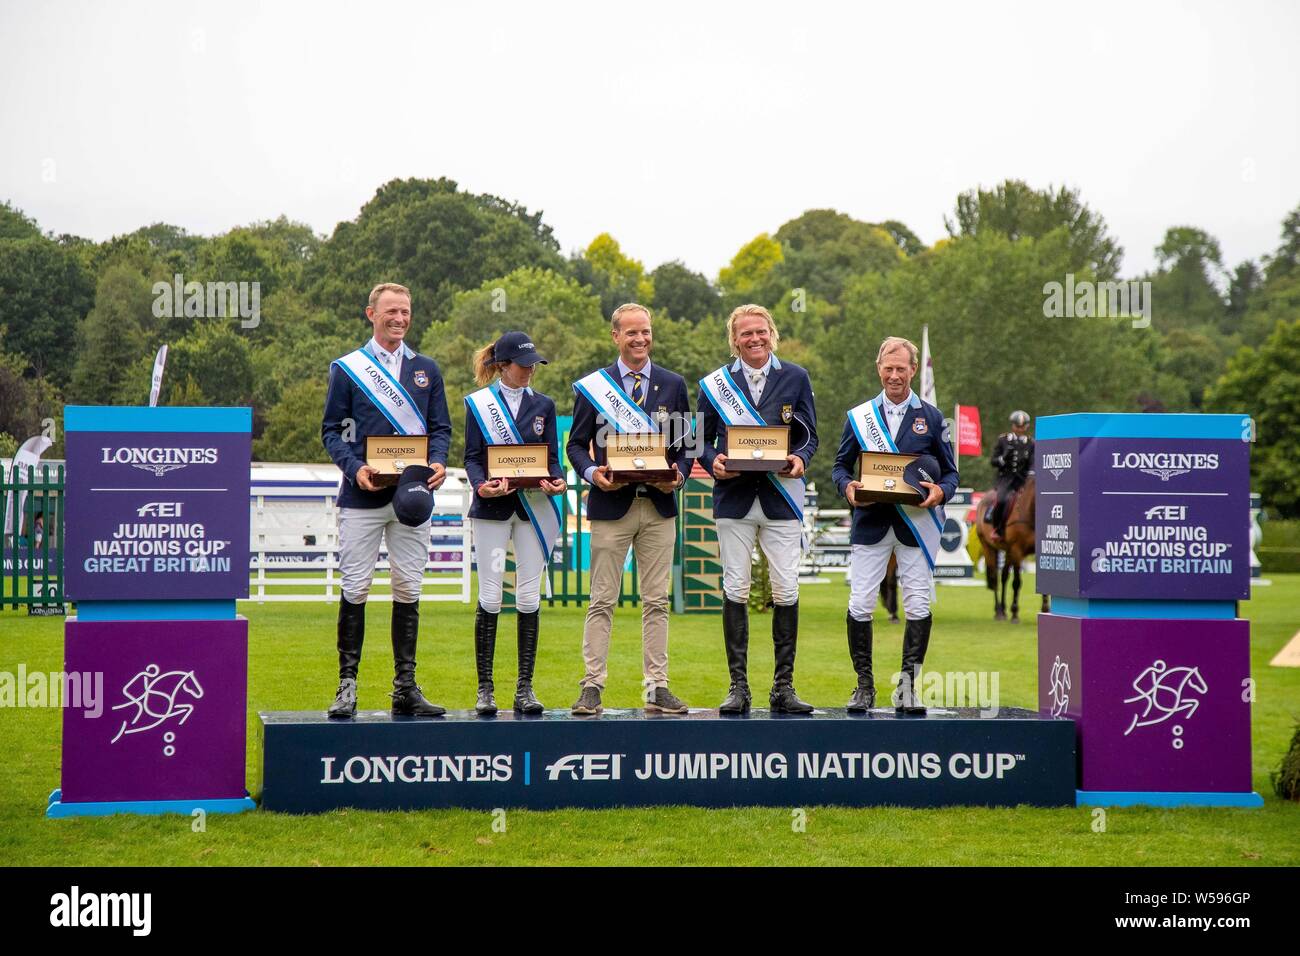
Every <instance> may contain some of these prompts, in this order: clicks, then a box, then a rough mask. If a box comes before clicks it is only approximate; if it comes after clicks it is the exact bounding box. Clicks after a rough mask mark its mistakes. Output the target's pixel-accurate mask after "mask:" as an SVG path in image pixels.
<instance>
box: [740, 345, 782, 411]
mask: <svg viewBox="0 0 1300 956" xmlns="http://www.w3.org/2000/svg"><path fill="white" fill-rule="evenodd" d="M780 367H781V360H780V359H779V358H777V357H776V356H775V355H773V354H772V353H771V352H768V353H767V361H766V362H764V363H763V364H762V366H761V367H759V368H754V367H753V366H752V365H747V364H746V363H745V362H744V361H743V360H741V359H736V361H734V362H732V363H731V371H732V374H733V375H734V374H735V373H736V372H741V371H743V372H744V373H745V378H746V379H747V380H748V381H749V390H750V392H751V393H752V394H753V396H754V403H755V404H758V403H759V402H761V401H762V400H763V388H764V386H766V385H767V376H768V375H769V374H770V373H771V371H772V369H774V368H775V369H779V368H780Z"/></svg>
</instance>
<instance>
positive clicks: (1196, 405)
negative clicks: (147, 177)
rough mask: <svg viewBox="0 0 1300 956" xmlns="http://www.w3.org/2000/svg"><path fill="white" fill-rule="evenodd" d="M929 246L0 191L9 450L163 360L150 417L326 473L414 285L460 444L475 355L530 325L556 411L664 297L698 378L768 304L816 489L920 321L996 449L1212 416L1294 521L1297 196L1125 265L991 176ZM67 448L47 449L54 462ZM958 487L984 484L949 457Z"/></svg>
mask: <svg viewBox="0 0 1300 956" xmlns="http://www.w3.org/2000/svg"><path fill="white" fill-rule="evenodd" d="M945 222H946V225H947V233H948V234H947V236H945V237H944V238H942V239H940V240H939V241H937V242H935V243H934V244H933V245H931V246H927V245H926V244H925V243H924V242H922V241H921V240H920V239H919V238H918V237H917V236H916V234H915V233H913V232H912V231H911V230H910V229H909V228H908V227H907V226H906V225H905V224H904V223H902V222H899V221H897V220H885V221H881V222H874V223H873V222H864V221H861V220H858V219H854V218H853V217H851V216H849V215H846V214H844V213H842V212H838V211H836V210H833V209H815V210H810V211H808V212H805V213H804V214H803V215H801V216H799V217H797V218H795V219H792V220H790V221H789V222H786V223H784V224H782V225H780V226H779V227H778V228H776V229H775V230H774V231H773V232H771V233H763V234H761V235H758V236H755V237H753V238H751V239H749V240H748V241H745V242H744V243H743V244H742V245H741V246H740V247H739V248H738V249H737V251H736V253H735V255H734V256H733V257H732V259H731V260H730V262H729V263H728V264H727V265H726V266H725V267H724V268H722V269H721V270H720V271H719V273H718V275H717V276H716V277H713V278H710V277H707V276H704V275H702V274H700V273H698V272H696V271H693V270H692V269H690V268H689V267H687V266H686V265H685V264H684V263H682V262H680V261H670V262H665V263H662V264H660V265H658V266H657V267H656V268H653V269H647V268H646V266H645V265H644V264H643V263H642V262H639V261H637V260H636V259H634V258H632V257H631V256H629V255H627V254H626V253H624V252H623V250H622V248H621V247H620V245H619V243H618V241H617V240H616V239H615V238H614V236H613V235H611V234H608V233H604V234H601V235H599V236H597V237H595V238H594V239H593V240H592V241H591V243H590V244H589V245H588V246H587V247H586V248H585V249H582V250H579V251H573V252H570V253H568V254H565V253H564V252H562V251H561V249H560V246H559V243H558V242H557V241H556V239H555V237H554V235H553V234H552V231H551V228H550V226H548V225H547V224H546V223H545V221H544V218H543V215H542V213H540V212H536V211H530V210H528V209H527V208H525V207H524V206H522V205H520V204H519V203H517V202H513V201H510V200H507V199H502V198H500V197H497V196H492V195H486V194H474V193H470V192H467V191H465V190H462V189H461V188H460V187H459V186H458V185H457V183H455V182H453V181H451V180H448V179H436V180H434V179H407V180H394V181H393V182H390V183H387V184H385V185H384V186H382V187H381V188H380V189H379V190H378V191H377V192H376V193H375V195H374V197H373V198H372V199H371V200H370V201H369V202H368V203H366V205H365V206H364V207H362V209H361V210H360V211H359V213H358V215H357V216H356V218H355V219H353V220H351V221H348V222H342V223H339V224H338V225H337V226H336V227H335V229H334V231H333V233H332V234H331V235H329V236H319V235H316V234H315V233H314V232H313V231H312V230H311V228H310V227H308V226H306V225H303V224H301V223H296V222H292V221H290V220H288V219H286V218H284V217H281V218H279V219H274V220H268V221H264V222H257V223H253V224H251V225H248V226H241V227H238V228H235V229H232V230H230V231H229V232H227V233H224V234H222V235H218V236H211V237H206V236H197V235H191V234H190V233H188V232H186V231H185V230H184V229H182V228H180V227H177V226H174V225H168V224H165V223H157V224H154V225H151V226H147V227H145V228H142V229H138V230H136V231H135V232H132V233H129V234H127V235H123V236H116V237H113V238H112V239H109V240H108V241H105V242H100V243H96V242H91V241H89V240H86V239H83V238H79V237H77V236H69V235H60V236H55V235H52V234H48V233H45V232H42V231H41V229H40V227H39V225H38V224H37V223H36V222H34V221H33V220H31V219H30V218H28V217H27V216H25V215H24V214H23V213H22V211H20V210H18V209H16V208H14V207H13V206H12V205H10V204H8V203H0V454H9V453H11V452H12V450H13V448H14V447H15V446H16V444H17V443H18V442H19V441H21V440H22V439H24V438H26V437H27V436H29V435H32V434H36V433H37V432H38V431H39V430H40V428H41V422H42V421H44V420H45V419H48V418H53V419H55V420H56V421H57V420H58V419H59V418H60V415H61V410H62V407H63V405H64V404H65V403H73V404H142V403H144V402H145V401H146V400H147V396H148V393H149V380H150V372H151V369H152V363H153V355H154V353H155V351H156V350H157V348H158V346H159V345H161V344H164V343H166V344H167V345H168V346H169V356H168V362H167V373H166V376H165V379H164V383H163V389H162V396H161V399H160V401H161V403H162V404H168V405H207V404H214V405H251V406H252V407H253V409H254V454H255V455H256V457H257V458H259V459H261V460H278V461H304V462H313V461H325V460H327V458H326V456H325V453H324V450H323V448H322V447H321V444H320V437H319V428H320V418H321V411H322V408H323V405H324V396H325V387H326V380H327V370H328V367H329V363H330V361H331V360H332V359H334V358H336V357H338V356H339V355H342V354H344V353H345V352H347V351H350V350H351V349H353V348H356V347H357V346H358V345H360V344H362V343H363V342H364V341H365V340H366V338H367V336H368V334H369V326H368V324H367V323H366V322H365V319H364V307H365V300H366V295H367V293H368V292H369V290H370V288H371V286H373V285H374V284H375V283H376V282H380V281H392V282H400V283H402V284H403V285H406V286H408V287H410V288H411V290H412V298H413V313H414V314H413V321H412V329H411V332H410V334H409V337H408V340H409V341H410V342H411V343H412V345H414V346H416V347H418V348H419V349H420V351H422V352H425V353H427V354H429V355H432V356H433V357H434V358H436V359H437V360H438V362H439V364H440V365H441V367H442V369H443V373H444V376H445V378H446V383H447V395H448V402H449V405H450V407H451V411H452V418H453V423H454V434H455V441H454V446H453V454H456V455H458V454H459V451H460V448H461V444H462V439H463V428H464V407H463V402H462V399H463V397H464V395H465V394H466V393H467V392H468V391H470V390H471V389H472V387H473V385H472V374H471V369H470V361H471V356H472V354H473V352H474V351H475V350H476V349H477V348H479V347H481V346H482V345H484V344H486V343H487V342H490V341H492V340H493V339H494V338H495V337H496V336H497V335H498V334H499V333H501V332H502V331H505V330H507V329H522V330H524V331H526V332H528V333H529V334H530V335H531V336H532V338H533V339H534V341H536V342H537V344H538V347H539V348H540V349H541V351H542V352H543V353H544V354H545V355H547V356H548V358H549V359H550V360H551V361H550V365H548V366H545V367H543V368H542V369H541V370H540V372H539V374H538V377H537V379H536V382H535V384H536V386H537V387H538V388H540V389H541V390H543V391H545V392H547V393H548V394H550V395H552V396H553V397H555V398H556V400H557V403H558V404H559V405H560V407H561V409H562V410H565V409H567V408H568V407H569V405H570V403H571V400H572V399H571V391H570V388H569V386H570V383H571V382H573V381H574V380H575V379H576V378H577V377H578V376H579V375H580V374H582V373H584V372H586V371H589V370H590V369H591V368H593V367H595V366H597V365H599V364H604V363H607V362H608V361H610V359H611V357H612V354H613V352H612V346H611V344H610V341H609V337H608V316H609V314H610V312H611V311H612V310H613V309H614V308H615V307H616V306H617V305H619V304H621V303H623V302H627V301H634V300H635V301H639V302H642V303H644V304H646V305H648V306H650V308H651V309H652V310H653V313H654V332H655V340H656V345H655V359H656V360H657V361H659V362H661V363H662V364H664V365H666V366H668V367H670V368H673V369H675V370H677V371H679V372H680V373H681V374H683V375H684V376H685V377H686V378H687V380H688V382H691V383H692V392H694V385H693V383H694V382H695V381H696V380H698V379H699V378H700V377H701V376H703V375H704V374H705V373H707V372H708V371H710V370H711V369H712V368H715V367H716V366H717V365H718V364H720V363H721V362H722V361H723V360H724V359H726V358H727V355H728V351H729V349H728V345H727V342H726V333H725V321H726V316H727V314H728V313H729V312H730V310H731V309H732V308H734V307H735V306H736V305H739V304H741V303H745V302H758V303H760V304H762V305H765V306H767V307H768V308H769V309H771V310H772V312H773V315H774V316H775V318H776V321H777V324H778V327H779V329H780V333H781V342H780V349H779V354H780V355H781V356H782V358H784V359H788V360H790V361H794V362H796V363H798V364H800V365H803V366H805V367H806V368H808V370H809V372H810V374H811V376H812V379H813V385H814V389H815V391H816V401H817V406H818V410H819V426H820V431H821V437H822V445H823V449H824V450H823V451H822V452H820V453H819V454H818V455H817V456H816V457H815V458H814V459H813V466H812V468H811V469H810V472H811V477H812V478H813V479H814V480H816V481H817V482H818V483H819V485H821V486H822V487H823V488H824V487H826V486H827V485H828V479H829V475H830V467H831V463H832V459H833V456H834V448H835V445H836V442H837V441H838V437H839V434H840V430H841V428H842V427H843V422H844V414H845V411H846V409H848V408H849V407H851V406H853V405H855V404H857V403H858V402H861V401H862V400H864V399H865V398H868V397H870V396H873V395H875V394H876V393H877V392H878V391H879V389H880V385H879V380H878V378H877V377H876V375H875V370H874V358H875V350H876V347H877V345H878V344H879V342H880V340H881V339H882V338H883V337H884V336H886V335H904V336H907V337H909V338H911V339H912V340H913V341H916V342H918V343H919V341H920V337H921V330H922V327H925V326H928V328H929V336H930V345H931V351H932V353H933V356H934V361H935V367H936V379H937V385H938V392H939V399H940V404H941V406H942V407H943V409H944V410H945V411H946V412H949V413H950V412H951V408H952V406H953V404H955V403H957V402H960V403H962V404H965V405H976V406H978V407H979V408H980V411H981V414H982V418H983V425H984V433H985V451H986V453H987V450H988V447H989V446H990V445H991V443H992V440H993V437H994V436H995V435H996V434H997V432H999V431H1000V430H1002V428H1003V427H1004V423H1005V421H1006V418H1007V415H1008V414H1009V413H1010V412H1011V411H1012V410H1013V409H1015V408H1024V409H1026V410H1028V411H1029V412H1030V413H1031V414H1032V415H1034V416H1035V417H1037V416H1041V415H1048V414H1056V413H1062V412H1070V411H1082V410H1088V411H1168V412H1184V411H1186V412H1198V411H1228V412H1244V413H1246V414H1250V415H1252V416H1254V418H1255V421H1256V426H1257V443H1256V446H1255V449H1254V454H1253V456H1252V461H1253V465H1252V467H1253V469H1254V477H1255V481H1256V488H1257V490H1259V491H1261V492H1262V493H1263V494H1264V496H1265V501H1266V504H1267V505H1268V506H1269V507H1270V508H1271V509H1272V510H1274V511H1276V512H1278V513H1281V514H1283V515H1296V514H1300V493H1298V492H1297V490H1296V489H1297V487H1298V486H1300V483H1297V482H1295V481H1294V479H1293V478H1292V476H1293V475H1294V474H1295V473H1296V470H1297V468H1298V467H1300V388H1297V387H1296V386H1297V384H1300V383H1297V381H1296V375H1297V374H1300V372H1298V371H1297V370H1300V206H1298V207H1297V208H1296V209H1295V210H1293V211H1291V212H1290V213H1289V214H1288V215H1286V217H1285V218H1284V219H1283V221H1282V223H1281V229H1280V239H1279V243H1278V246H1277V248H1276V249H1275V250H1274V251H1273V252H1272V253H1270V254H1268V255H1266V256H1264V257H1262V258H1261V259H1260V260H1259V261H1254V260H1247V261H1245V262H1242V263H1239V264H1237V265H1235V266H1230V265H1229V264H1228V263H1226V262H1225V261H1224V260H1223V256H1222V253H1221V251H1220V248H1219V244H1218V241H1217V240H1216V239H1215V238H1214V237H1213V236H1211V235H1209V234H1208V233H1206V232H1205V231H1204V230H1201V229H1199V228H1196V227H1195V226H1192V225H1178V226H1173V227H1171V228H1170V229H1168V230H1167V231H1166V233H1165V236H1164V239H1163V241H1162V242H1161V244H1160V245H1159V246H1158V247H1157V248H1156V250H1155V254H1156V268H1155V269H1154V270H1153V271H1152V272H1150V273H1148V274H1144V275H1130V276H1125V275H1124V273H1123V268H1122V264H1123V249H1122V248H1121V246H1120V245H1119V243H1118V241H1117V240H1116V238H1115V237H1114V236H1112V235H1111V234H1110V231H1109V229H1108V227H1107V225H1106V222H1105V220H1104V218H1103V216H1102V215H1101V213H1100V212H1098V211H1096V210H1093V209H1091V208H1090V207H1089V206H1088V205H1087V204H1086V203H1085V202H1084V201H1083V199H1082V197H1080V196H1079V194H1078V193H1077V192H1076V191H1074V190H1071V189H1069V188H1065V187H1048V188H1045V189H1036V188H1033V187H1031V186H1030V185H1028V184H1026V183H1023V182H1019V181H1016V180H1008V181H1006V182H1003V183H1001V184H999V185H997V186H995V187H994V188H992V189H972V190H969V191H967V192H964V193H962V194H961V195H959V196H958V197H957V198H956V201H955V203H954V206H953V208H952V210H951V213H950V214H949V216H948V217H947V218H946V220H945ZM178 275H179V276H183V279H184V281H185V282H199V283H205V284H206V283H208V282H221V283H232V282H233V283H238V282H250V283H251V282H256V283H258V287H259V290H260V310H259V315H258V319H257V321H256V322H248V321H241V315H240V314H239V313H238V311H237V309H236V306H235V304H234V303H232V302H227V303H226V310H225V314H223V315H212V314H190V315H186V314H185V310H184V309H171V310H167V309H160V308H159V307H158V302H159V297H158V295H156V294H155V292H154V288H155V283H160V282H161V283H167V284H171V283H172V282H173V280H174V277H175V276H178ZM1067 276H1072V277H1073V279H1072V282H1073V283H1074V284H1075V285H1076V286H1078V285H1079V284H1081V283H1082V284H1086V283H1088V282H1094V281H1095V282H1117V281H1125V282H1127V281H1136V282H1140V283H1149V287H1144V288H1149V290H1150V294H1149V296H1146V297H1145V299H1144V301H1145V304H1146V306H1147V307H1149V319H1150V321H1149V323H1148V322H1146V321H1145V320H1144V319H1143V318H1142V317H1140V316H1138V315H1137V314H1136V313H1135V312H1133V310H1132V309H1130V313H1131V314H1125V315H1120V316H1115V315H1106V316H1096V315H1086V314H1083V313H1077V314H1072V315H1068V316H1066V315H1060V314H1055V315H1053V314H1052V313H1051V310H1050V309H1048V308H1046V307H1045V302H1046V300H1047V297H1048V294H1047V290H1048V287H1049V284H1051V283H1064V282H1065V281H1066V277H1067ZM61 451H62V445H61V442H59V443H58V444H56V447H55V448H54V449H53V450H52V451H51V453H50V454H51V456H56V455H58V454H61ZM962 473H963V483H965V484H970V485H973V486H975V487H983V486H986V485H988V484H989V482H990V480H991V474H990V472H989V468H988V465H987V462H986V460H984V459H982V458H981V459H971V458H967V459H963V462H962Z"/></svg>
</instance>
